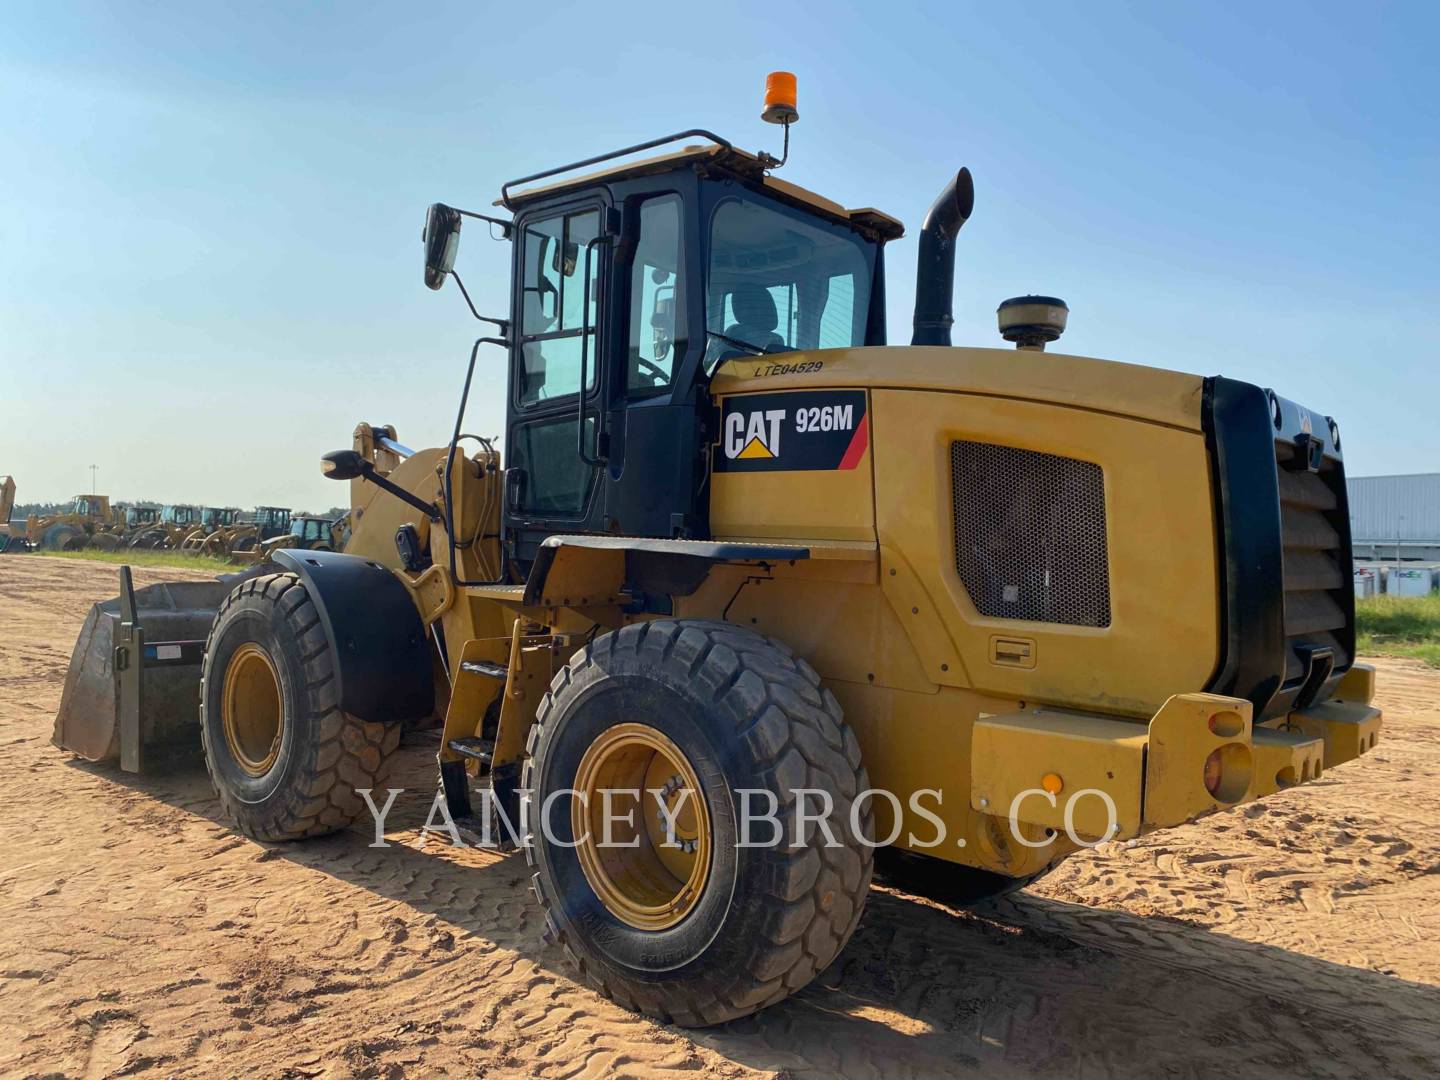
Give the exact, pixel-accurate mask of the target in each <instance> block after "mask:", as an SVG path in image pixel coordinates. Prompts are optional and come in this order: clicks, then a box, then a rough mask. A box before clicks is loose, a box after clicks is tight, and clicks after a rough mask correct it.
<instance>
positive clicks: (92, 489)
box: [90, 465, 100, 495]
mask: <svg viewBox="0 0 1440 1080" xmlns="http://www.w3.org/2000/svg"><path fill="white" fill-rule="evenodd" d="M99 471H100V466H99V465H91V466H90V494H91V495H94V494H95V474H96V473H97V472H99Z"/></svg>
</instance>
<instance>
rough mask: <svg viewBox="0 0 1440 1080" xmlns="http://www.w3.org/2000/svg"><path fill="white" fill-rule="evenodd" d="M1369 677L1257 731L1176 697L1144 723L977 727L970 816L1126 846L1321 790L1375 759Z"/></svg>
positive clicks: (1245, 713) (1210, 697) (1357, 674)
mask: <svg viewBox="0 0 1440 1080" xmlns="http://www.w3.org/2000/svg"><path fill="white" fill-rule="evenodd" d="M1373 692H1374V670H1373V669H1372V668H1370V667H1368V666H1367V665H1364V664H1356V665H1354V667H1353V668H1352V669H1351V671H1350V672H1348V673H1347V674H1346V676H1345V678H1344V680H1343V681H1342V682H1341V683H1340V685H1339V686H1338V687H1337V689H1336V694H1335V696H1334V697H1332V698H1331V699H1330V700H1328V701H1325V702H1322V703H1320V704H1317V705H1314V706H1312V707H1310V708H1306V709H1297V710H1295V711H1293V712H1290V713H1288V714H1287V715H1285V716H1283V717H1280V718H1278V719H1276V720H1271V721H1268V722H1266V723H1265V724H1263V725H1261V726H1258V727H1257V726H1255V725H1254V724H1253V723H1252V705H1251V703H1250V702H1249V701H1247V700H1245V699H1243V698H1236V697H1227V696H1223V695H1219V694H1176V695H1175V696H1174V697H1172V698H1170V699H1169V700H1168V701H1166V702H1165V704H1164V705H1163V706H1161V708H1160V710H1159V711H1158V712H1156V713H1155V715H1154V716H1152V717H1151V718H1150V721H1149V723H1148V724H1140V723H1137V722H1134V721H1127V720H1116V719H1112V718H1108V717H1100V716H1094V715H1089V714H1083V713H1073V712H1066V711H1062V710H1058V709H1034V710H1031V711H1028V712H1025V713H1016V714H1011V715H1005V716H988V717H983V718H982V719H980V720H979V721H978V722H977V723H976V725H975V733H974V744H973V747H972V751H973V752H972V755H971V762H972V765H971V808H972V809H974V810H977V811H979V812H981V813H984V814H989V815H994V816H996V817H1001V818H1009V819H1012V820H1013V821H1015V822H1017V823H1019V824H1024V825H1031V826H1037V827H1044V828H1049V829H1054V830H1056V831H1057V832H1060V831H1062V830H1064V831H1068V832H1069V833H1070V834H1072V835H1073V836H1074V837H1078V838H1081V839H1084V840H1096V839H1121V840H1123V839H1128V838H1130V837H1134V836H1139V835H1140V834H1142V833H1145V832H1150V831H1152V830H1154V829H1162V828H1166V827H1168V826H1171V825H1179V824H1181V823H1183V822H1186V821H1192V820H1194V819H1195V818H1198V817H1202V816H1204V815H1206V814H1210V813H1213V812H1215V811H1216V810H1225V809H1229V808H1230V807H1232V806H1238V805H1240V804H1242V803H1246V802H1250V801H1252V800H1254V799H1257V798H1261V797H1263V796H1265V795H1270V794H1273V793H1274V792H1276V791H1281V790H1284V789H1286V788H1290V787H1294V786H1296V785H1297V784H1302V783H1305V782H1307V781H1310V780H1315V779H1318V778H1319V777H1320V776H1321V775H1322V774H1323V773H1324V771H1325V770H1326V769H1331V768H1334V767H1335V766H1336V765H1340V764H1343V763H1344V762H1346V761H1349V760H1351V759H1352V758H1356V757H1359V756H1360V755H1361V754H1363V753H1366V752H1368V751H1369V750H1371V749H1373V748H1374V746H1375V745H1376V742H1377V741H1378V739H1379V735H1380V728H1381V724H1382V717H1381V714H1380V711H1379V710H1378V709H1376V708H1374V707H1373V706H1371V704H1370V700H1371V698H1372V696H1373Z"/></svg>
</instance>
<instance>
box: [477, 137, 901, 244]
mask: <svg viewBox="0 0 1440 1080" xmlns="http://www.w3.org/2000/svg"><path fill="white" fill-rule="evenodd" d="M686 166H700V167H702V168H706V167H709V168H714V169H715V170H717V171H720V172H726V173H730V174H732V175H735V176H737V177H739V178H741V179H744V180H748V181H750V182H752V183H758V184H760V185H761V186H763V187H764V188H765V189H766V190H768V191H771V192H773V193H774V194H776V195H779V196H780V197H782V198H784V199H787V200H788V201H790V202H795V203H800V204H801V205H803V206H805V207H807V208H808V209H810V210H813V211H815V212H817V213H819V214H821V215H823V216H825V217H829V218H832V219H834V220H836V221H839V222H842V223H844V224H853V225H857V226H859V227H861V228H863V229H866V230H868V231H870V232H873V233H875V234H876V235H878V236H879V237H880V238H881V239H883V240H897V239H899V238H900V237H901V236H904V235H905V226H904V224H903V223H902V222H901V221H900V220H899V219H898V218H895V217H892V216H891V215H889V214H886V213H884V212H883V211H880V210H876V209H874V208H873V207H868V206H866V207H859V208H856V209H846V208H845V207H843V206H841V205H840V204H839V203H837V202H834V201H833V200H831V199H827V198H825V196H823V195H817V194H816V193H815V192H813V191H809V190H807V189H806V188H803V187H801V186H800V185H799V184H792V183H790V181H788V180H781V179H780V178H779V177H777V176H773V175H771V174H770V173H769V172H768V171H766V163H765V162H764V161H763V160H762V159H761V158H760V157H759V156H758V155H756V154H752V153H750V152H749V151H746V150H741V149H739V148H738V147H735V146H730V145H728V144H726V145H718V144H717V145H711V146H699V145H696V146H684V147H681V148H680V149H678V150H671V151H668V152H666V153H663V154H656V155H654V156H652V157H647V158H640V159H638V160H632V161H625V162H620V163H618V164H613V165H606V166H605V167H603V168H599V169H595V170H593V171H591V172H587V173H581V174H579V175H577V176H571V177H567V178H565V179H563V180H557V181H555V182H553V183H549V184H542V185H540V186H538V187H530V188H525V189H524V190H521V191H516V192H510V191H508V190H507V191H506V192H505V193H503V194H502V195H501V197H500V198H499V199H496V200H495V205H496V206H508V207H509V208H510V209H512V210H518V209H519V208H520V207H521V206H523V205H525V204H527V203H531V202H534V201H536V200H538V199H543V198H549V197H550V196H552V195H557V194H560V193H562V192H566V191H571V190H574V189H576V188H581V187H586V186H588V185H590V184H593V183H596V182H597V181H602V180H629V179H631V178H633V177H639V176H653V175H655V174H656V173H664V172H671V171H673V170H676V169H679V168H683V167H686ZM512 183H514V181H512ZM507 188H508V185H507Z"/></svg>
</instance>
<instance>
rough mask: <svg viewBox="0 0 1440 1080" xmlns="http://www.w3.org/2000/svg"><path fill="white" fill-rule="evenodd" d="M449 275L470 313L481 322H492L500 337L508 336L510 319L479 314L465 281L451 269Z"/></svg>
mask: <svg viewBox="0 0 1440 1080" xmlns="http://www.w3.org/2000/svg"><path fill="white" fill-rule="evenodd" d="M450 276H451V277H453V278H454V279H455V284H456V285H458V286H460V295H461V296H463V297H464V298H465V303H466V305H467V306H469V308H470V314H471V315H474V316H475V318H477V319H479V320H480V321H481V322H488V323H493V324H494V326H495V327H496V329H498V330H499V331H500V335H501V336H502V337H505V338H508V337H509V336H510V320H509V319H496V318H494V317H492V316H490V315H481V314H480V312H478V311H476V310H475V304H474V302H473V301H472V300H471V299H470V290H468V289H467V288H465V282H463V281H461V280H460V275H459V274H457V273H456V272H455V271H454V270H451V271H450ZM507 344H508V342H507Z"/></svg>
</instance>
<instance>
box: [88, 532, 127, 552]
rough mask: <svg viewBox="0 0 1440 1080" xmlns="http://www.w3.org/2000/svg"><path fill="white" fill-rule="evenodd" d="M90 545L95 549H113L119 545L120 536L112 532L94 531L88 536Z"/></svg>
mask: <svg viewBox="0 0 1440 1080" xmlns="http://www.w3.org/2000/svg"><path fill="white" fill-rule="evenodd" d="M90 546H91V547H93V548H95V549H96V550H97V551H114V550H115V549H116V548H118V547H119V546H120V538H119V537H118V536H116V535H115V534H114V533H96V534H95V535H94V536H92V537H90Z"/></svg>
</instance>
